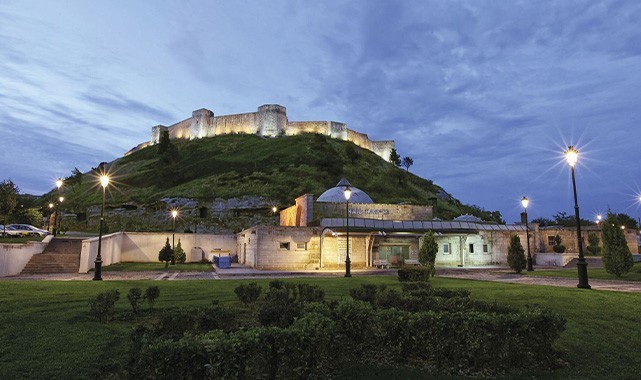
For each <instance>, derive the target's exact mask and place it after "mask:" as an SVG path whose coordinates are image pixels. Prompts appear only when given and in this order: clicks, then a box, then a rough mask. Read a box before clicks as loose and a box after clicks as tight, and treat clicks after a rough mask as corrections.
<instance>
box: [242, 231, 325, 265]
mask: <svg viewBox="0 0 641 380" xmlns="http://www.w3.org/2000/svg"><path fill="white" fill-rule="evenodd" d="M320 232H321V229H320V228H306V227H269V226H257V227H253V228H250V229H248V230H245V231H242V232H240V233H239V234H238V244H239V246H238V251H239V254H238V261H239V263H241V264H245V265H249V266H252V267H255V268H258V269H314V268H315V267H318V266H319V260H320V244H321V241H320Z"/></svg>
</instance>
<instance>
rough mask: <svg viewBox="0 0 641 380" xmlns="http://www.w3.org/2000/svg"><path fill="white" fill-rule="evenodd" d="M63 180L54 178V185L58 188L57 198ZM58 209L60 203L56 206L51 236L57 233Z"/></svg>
mask: <svg viewBox="0 0 641 380" xmlns="http://www.w3.org/2000/svg"><path fill="white" fill-rule="evenodd" d="M62 185H63V182H62V179H60V178H58V179H57V180H56V187H57V188H58V198H60V188H61V187H62ZM59 209H60V205H59V204H58V207H56V214H55V216H54V218H53V236H56V235H57V232H58V210H59Z"/></svg>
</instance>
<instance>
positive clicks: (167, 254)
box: [158, 238, 174, 269]
mask: <svg viewBox="0 0 641 380" xmlns="http://www.w3.org/2000/svg"><path fill="white" fill-rule="evenodd" d="M173 254H174V250H173V249H171V245H169V238H167V241H166V242H165V246H164V247H162V249H161V250H160V252H158V261H163V262H164V263H165V269H167V268H168V267H169V262H170V261H171V257H172V256H173Z"/></svg>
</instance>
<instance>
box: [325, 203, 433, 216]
mask: <svg viewBox="0 0 641 380" xmlns="http://www.w3.org/2000/svg"><path fill="white" fill-rule="evenodd" d="M349 216H350V217H355V218H363V219H378V220H431V219H432V218H433V213H432V206H419V205H398V204H384V203H374V204H371V203H350V204H349ZM323 218H345V203H324V202H316V203H314V216H313V220H315V221H318V220H320V219H323Z"/></svg>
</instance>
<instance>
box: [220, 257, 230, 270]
mask: <svg viewBox="0 0 641 380" xmlns="http://www.w3.org/2000/svg"><path fill="white" fill-rule="evenodd" d="M217 265H218V268H220V269H227V268H230V267H231V256H220V257H219V258H218V264H217Z"/></svg>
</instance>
